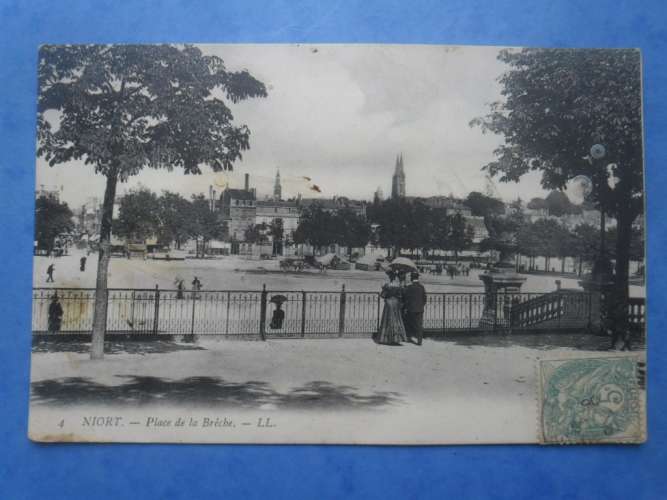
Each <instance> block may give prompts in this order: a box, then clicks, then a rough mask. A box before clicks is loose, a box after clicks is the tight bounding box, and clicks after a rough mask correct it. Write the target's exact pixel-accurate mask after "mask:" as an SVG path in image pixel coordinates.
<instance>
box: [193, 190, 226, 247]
mask: <svg viewBox="0 0 667 500" xmlns="http://www.w3.org/2000/svg"><path fill="white" fill-rule="evenodd" d="M191 207H192V208H191V219H190V224H191V226H190V228H191V234H192V236H193V237H194V238H197V239H200V240H202V242H203V246H202V247H201V249H200V253H201V254H203V253H205V250H206V244H207V243H208V242H209V241H211V240H216V239H221V238H223V237H224V236H225V227H224V225H223V224H222V223H221V221H220V219H219V217H218V214H217V213H216V212H214V211H212V210H211V205H210V201H209V199H208V198H207V197H206V196H204V195H203V194H197V195H193V196H192V202H191Z"/></svg>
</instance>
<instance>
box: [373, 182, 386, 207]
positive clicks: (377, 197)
mask: <svg viewBox="0 0 667 500" xmlns="http://www.w3.org/2000/svg"><path fill="white" fill-rule="evenodd" d="M382 200H384V193H383V192H382V189H381V188H380V186H378V188H377V189H376V190H375V193H373V203H380V202H381V201H382Z"/></svg>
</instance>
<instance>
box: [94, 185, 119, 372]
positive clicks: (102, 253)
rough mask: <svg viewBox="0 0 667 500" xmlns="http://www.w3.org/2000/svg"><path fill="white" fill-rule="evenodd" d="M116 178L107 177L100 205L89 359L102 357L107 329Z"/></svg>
mask: <svg viewBox="0 0 667 500" xmlns="http://www.w3.org/2000/svg"><path fill="white" fill-rule="evenodd" d="M117 183H118V176H117V174H116V173H115V172H113V173H110V174H108V175H107V185H106V188H105V190H104V203H103V204H102V221H101V222H102V223H101V225H100V244H99V246H100V248H99V258H98V261H97V281H96V282H95V310H94V312H93V332H92V344H91V348H90V359H102V358H103V357H104V334H105V332H106V327H107V306H108V297H109V290H108V289H107V271H108V269H109V260H110V258H111V220H112V217H113V204H114V200H115V198H116V185H117Z"/></svg>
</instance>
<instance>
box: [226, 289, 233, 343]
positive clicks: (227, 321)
mask: <svg viewBox="0 0 667 500" xmlns="http://www.w3.org/2000/svg"><path fill="white" fill-rule="evenodd" d="M231 300H232V292H227V314H226V316H225V335H229V303H230V302H231Z"/></svg>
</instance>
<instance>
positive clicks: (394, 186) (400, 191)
mask: <svg viewBox="0 0 667 500" xmlns="http://www.w3.org/2000/svg"><path fill="white" fill-rule="evenodd" d="M391 197H392V198H404V197H405V172H404V170H403V153H401V154H399V155H397V156H396V167H395V168H394V176H393V177H392V179H391Z"/></svg>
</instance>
